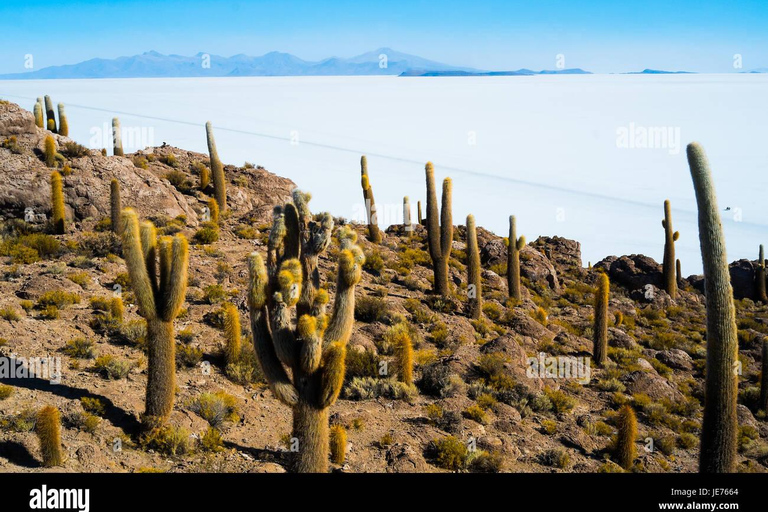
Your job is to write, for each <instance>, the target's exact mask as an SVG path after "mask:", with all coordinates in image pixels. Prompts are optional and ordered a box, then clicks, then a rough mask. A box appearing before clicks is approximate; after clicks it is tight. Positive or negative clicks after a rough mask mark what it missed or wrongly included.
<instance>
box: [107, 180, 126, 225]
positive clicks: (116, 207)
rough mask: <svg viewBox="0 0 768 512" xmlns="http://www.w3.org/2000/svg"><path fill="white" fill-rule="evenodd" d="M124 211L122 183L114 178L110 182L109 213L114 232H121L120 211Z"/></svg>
mask: <svg viewBox="0 0 768 512" xmlns="http://www.w3.org/2000/svg"><path fill="white" fill-rule="evenodd" d="M122 211H123V206H122V201H121V199H120V183H119V182H118V181H117V180H116V179H113V180H112V181H110V182H109V213H110V222H111V223H112V232H113V233H115V234H116V235H119V234H120V212H122Z"/></svg>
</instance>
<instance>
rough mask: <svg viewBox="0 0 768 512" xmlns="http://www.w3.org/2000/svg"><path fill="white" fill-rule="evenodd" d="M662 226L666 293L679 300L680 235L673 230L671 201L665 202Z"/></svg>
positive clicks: (663, 270) (663, 272)
mask: <svg viewBox="0 0 768 512" xmlns="http://www.w3.org/2000/svg"><path fill="white" fill-rule="evenodd" d="M661 225H662V226H663V227H664V263H663V265H662V278H663V280H664V291H666V292H667V293H668V294H669V296H670V297H672V298H673V299H674V298H677V272H676V264H675V261H676V260H675V242H676V241H677V239H678V238H680V233H679V232H678V231H674V230H673V229H672V208H671V206H670V204H669V199H667V200H666V201H664V220H662V221H661Z"/></svg>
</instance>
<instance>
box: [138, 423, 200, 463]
mask: <svg viewBox="0 0 768 512" xmlns="http://www.w3.org/2000/svg"><path fill="white" fill-rule="evenodd" d="M141 444H142V446H144V447H145V448H147V449H152V450H156V451H158V452H160V453H162V454H163V455H167V456H171V457H177V456H179V455H184V454H187V453H189V452H190V451H191V448H192V446H191V442H190V432H189V430H187V429H185V428H184V427H175V426H172V425H166V426H163V427H160V428H156V429H154V430H152V431H150V432H149V433H147V434H145V435H144V436H143V437H142V439H141Z"/></svg>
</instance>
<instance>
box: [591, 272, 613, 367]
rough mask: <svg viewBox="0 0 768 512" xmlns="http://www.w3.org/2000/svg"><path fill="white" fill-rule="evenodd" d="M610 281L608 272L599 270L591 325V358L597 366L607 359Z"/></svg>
mask: <svg viewBox="0 0 768 512" xmlns="http://www.w3.org/2000/svg"><path fill="white" fill-rule="evenodd" d="M610 291H611V283H610V281H609V280H608V274H606V273H604V272H601V273H600V277H599V278H598V284H597V292H596V293H595V324H594V327H593V341H594V348H593V350H592V358H593V359H594V360H595V363H596V364H597V365H598V366H603V365H604V364H605V362H606V361H607V359H608V296H609V294H610Z"/></svg>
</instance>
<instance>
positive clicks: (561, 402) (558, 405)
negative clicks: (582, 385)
mask: <svg viewBox="0 0 768 512" xmlns="http://www.w3.org/2000/svg"><path fill="white" fill-rule="evenodd" d="M544 394H545V395H546V396H547V398H549V400H550V402H552V409H553V410H554V411H555V412H556V413H557V414H563V413H566V412H570V411H571V410H572V409H573V407H574V406H575V405H576V400H575V399H573V398H571V397H569V396H568V395H567V394H566V393H565V391H562V390H556V391H555V390H551V389H545V390H544Z"/></svg>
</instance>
